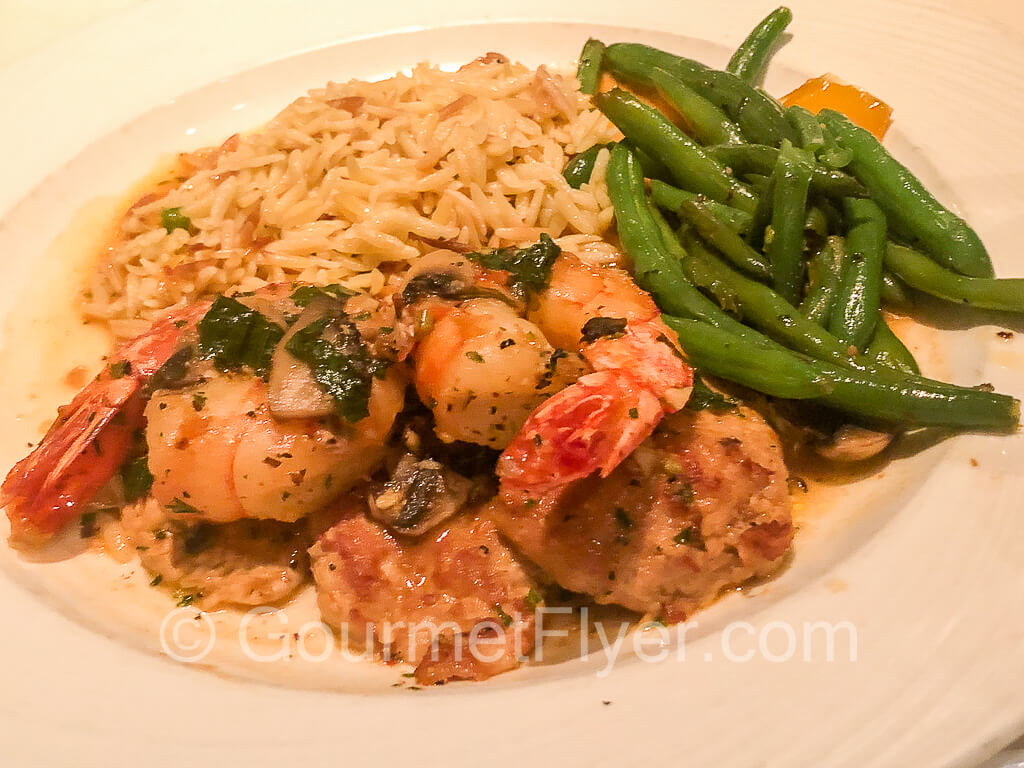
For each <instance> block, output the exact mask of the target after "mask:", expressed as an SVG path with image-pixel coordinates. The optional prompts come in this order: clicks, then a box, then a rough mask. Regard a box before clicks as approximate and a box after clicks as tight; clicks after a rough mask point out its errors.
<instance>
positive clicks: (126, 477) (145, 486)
mask: <svg viewBox="0 0 1024 768" xmlns="http://www.w3.org/2000/svg"><path fill="white" fill-rule="evenodd" d="M152 486H153V475H152V474H151V473H150V471H149V464H148V462H147V461H146V457H145V456H138V457H136V458H134V459H129V460H128V461H126V462H125V463H124V464H122V465H121V487H122V488H123V490H124V500H125V501H126V502H128V503H129V504H131V503H132V502H134V501H138V500H139V499H141V498H142V497H143V496H145V495H146V494H147V493H149V489H150V488H151V487H152Z"/></svg>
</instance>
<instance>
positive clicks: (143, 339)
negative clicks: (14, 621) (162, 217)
mask: <svg viewBox="0 0 1024 768" xmlns="http://www.w3.org/2000/svg"><path fill="white" fill-rule="evenodd" d="M209 306H210V305H209V303H208V302H204V303H202V304H197V305H195V306H191V307H186V308H185V309H182V310H180V311H178V312H176V313H174V314H172V315H170V316H169V317H167V318H166V319H164V320H161V321H158V322H157V323H155V324H154V325H153V327H152V328H150V330H149V331H147V332H146V333H144V334H142V335H141V336H139V337H138V338H136V339H133V340H132V341H129V342H128V343H127V344H125V345H124V346H122V347H121V348H120V349H118V350H117V351H116V352H115V353H114V354H113V355H111V357H110V364H109V365H108V366H107V367H106V368H105V369H104V370H103V371H102V372H101V373H100V374H99V375H98V376H97V377H96V378H95V379H94V380H93V381H92V382H90V383H89V384H88V385H87V386H86V387H85V388H84V389H83V390H82V391H81V392H79V393H78V394H77V395H76V396H75V398H74V399H73V400H72V401H71V403H70V404H68V405H66V406H63V407H62V408H60V409H59V411H58V416H57V419H56V421H54V422H53V424H52V425H51V426H50V429H49V430H48V431H47V433H46V436H45V437H44V438H43V439H42V440H41V441H40V443H39V444H38V445H37V446H36V448H35V450H33V451H32V453H30V454H29V455H28V456H27V457H26V458H24V459H22V460H21V461H20V462H18V463H17V464H16V465H15V466H14V468H13V469H11V471H10V472H9V473H8V474H7V478H6V479H5V480H4V483H3V486H2V488H0V504H2V505H3V506H5V507H6V508H7V516H8V518H10V521H11V538H12V540H13V541H16V542H21V543H23V544H33V543H35V544H38V543H42V542H44V541H46V540H47V539H49V538H50V537H52V536H53V535H54V534H55V533H57V532H58V531H59V530H60V529H61V528H63V527H64V526H65V525H66V524H67V523H68V522H70V521H71V520H73V519H74V518H75V517H77V516H78V515H81V514H82V512H84V511H85V505H86V504H88V503H89V502H90V501H91V500H92V498H93V497H94V496H95V494H96V492H97V491H99V490H100V488H102V487H103V486H104V485H106V483H107V482H108V481H109V480H110V479H111V478H112V477H113V476H114V475H115V474H116V472H117V470H118V469H119V468H120V466H121V464H122V463H123V462H124V460H125V459H126V458H127V456H128V454H129V452H130V451H131V448H132V442H133V436H134V433H135V431H136V430H137V429H139V428H140V427H141V426H142V424H143V415H142V413H143V407H144V405H145V401H144V398H143V395H142V388H143V386H144V385H145V384H146V382H147V381H148V380H149V379H150V377H151V376H152V375H153V374H154V373H156V371H157V370H158V369H159V368H160V367H161V366H162V365H163V364H164V363H165V362H166V361H167V360H168V358H170V356H171V355H172V354H173V353H174V351H175V350H176V349H177V347H178V344H179V341H180V340H181V338H182V336H183V335H185V334H186V333H189V332H190V331H192V330H193V329H194V328H195V325H196V323H197V322H198V321H199V320H200V318H202V317H203V315H204V314H205V313H206V310H207V309H209Z"/></svg>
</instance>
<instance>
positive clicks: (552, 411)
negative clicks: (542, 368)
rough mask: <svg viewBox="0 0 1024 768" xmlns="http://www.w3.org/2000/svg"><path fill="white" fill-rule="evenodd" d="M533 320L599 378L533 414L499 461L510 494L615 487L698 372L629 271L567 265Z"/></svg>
mask: <svg viewBox="0 0 1024 768" xmlns="http://www.w3.org/2000/svg"><path fill="white" fill-rule="evenodd" d="M530 318H531V319H533V320H535V321H536V322H537V323H538V325H539V326H540V328H541V329H542V330H543V331H544V333H545V335H546V336H547V337H548V338H549V339H550V340H551V341H552V342H553V343H556V344H569V343H574V344H575V345H576V346H578V347H579V348H580V351H581V353H582V355H583V357H584V358H585V359H586V361H587V362H588V363H589V364H590V366H591V367H592V368H593V369H594V373H589V374H586V375H584V376H581V377H580V378H579V380H578V381H576V383H574V384H573V385H572V386H570V387H567V388H566V389H563V390H561V391H560V392H558V393H557V394H555V395H554V396H553V397H551V398H550V399H548V400H547V401H545V402H544V404H543V405H541V406H540V407H539V408H538V409H537V410H535V411H534V412H533V413H531V414H530V417H529V418H528V419H527V421H526V423H525V424H524V425H523V427H522V429H521V430H520V431H519V433H518V434H517V435H516V437H515V439H513V441H512V442H511V443H510V444H509V445H508V447H507V448H506V449H505V452H504V453H503V454H502V456H501V458H500V459H499V461H498V475H499V477H500V478H501V480H502V485H503V487H515V488H520V489H530V490H534V491H537V492H543V491H545V490H548V489H551V488H555V487H558V486H563V485H565V484H567V483H570V482H573V481H574V480H579V479H582V478H584V477H587V476H588V475H590V474H592V473H594V472H596V471H600V474H601V477H607V476H608V474H609V473H611V471H612V470H614V469H615V467H616V466H618V465H619V463H621V462H622V460H623V459H624V458H625V457H626V456H628V455H629V454H630V453H631V452H632V451H633V450H634V449H635V448H636V447H637V446H638V445H640V444H641V443H642V442H643V441H644V440H645V439H646V438H647V437H648V436H649V435H650V434H651V433H652V432H653V431H654V428H655V427H656V426H657V425H658V422H659V421H661V419H662V418H663V417H664V416H665V415H666V414H669V413H674V412H675V411H677V410H679V409H680V408H681V407H682V406H683V405H684V404H685V403H686V400H687V399H688V398H689V396H690V391H691V389H692V384H693V371H692V369H691V368H690V367H689V366H688V365H687V364H686V362H685V361H684V360H683V358H682V354H681V353H680V351H679V348H678V345H677V342H676V340H675V334H674V333H673V332H672V330H671V329H669V328H668V327H667V326H666V325H665V324H664V323H663V322H662V321H661V317H660V314H659V312H658V308H657V306H656V305H655V304H654V300H653V299H651V297H650V296H648V295H647V294H646V293H644V292H643V291H642V290H641V289H640V288H639V287H637V285H636V284H635V283H634V282H633V281H632V279H631V278H630V277H629V275H628V274H626V273H625V272H623V271H621V270H618V269H612V268H597V267H591V266H589V265H587V264H584V263H583V262H582V261H580V260H579V259H577V258H575V257H574V256H570V255H562V256H561V257H560V258H559V259H558V260H557V261H556V262H555V264H554V268H553V270H552V275H551V281H550V283H549V285H548V287H547V289H546V290H544V291H543V292H542V293H541V294H540V295H539V297H538V304H537V308H536V309H534V310H533V311H532V312H531V313H530Z"/></svg>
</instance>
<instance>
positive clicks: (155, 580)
mask: <svg viewBox="0 0 1024 768" xmlns="http://www.w3.org/2000/svg"><path fill="white" fill-rule="evenodd" d="M163 580H164V577H163V576H161V575H160V574H159V573H158V574H157V575H156V576H154V577H153V580H152V581H150V582H149V586H151V587H159V586H160V582H161V581H163Z"/></svg>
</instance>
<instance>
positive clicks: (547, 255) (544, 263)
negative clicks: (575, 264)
mask: <svg viewBox="0 0 1024 768" xmlns="http://www.w3.org/2000/svg"><path fill="white" fill-rule="evenodd" d="M561 253H562V249H561V248H559V247H558V246H557V245H556V244H555V241H554V240H552V239H551V238H550V237H549V236H548V235H547V234H543V235H541V236H540V242H539V243H534V244H533V245H531V246H528V247H526V248H518V249H516V248H499V249H497V250H495V251H488V252H486V253H469V254H466V256H467V257H468V258H470V259H472V260H473V261H475V262H477V263H479V264H481V265H483V266H484V267H486V268H487V269H500V270H503V271H505V272H508V273H509V288H511V289H512V290H513V292H515V293H517V294H520V295H526V294H529V293H532V292H535V291H540V290H543V289H544V288H545V287H547V284H548V282H549V281H550V280H551V266H552V265H553V264H554V263H555V259H557V258H558V257H559V255H560V254H561Z"/></svg>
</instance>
